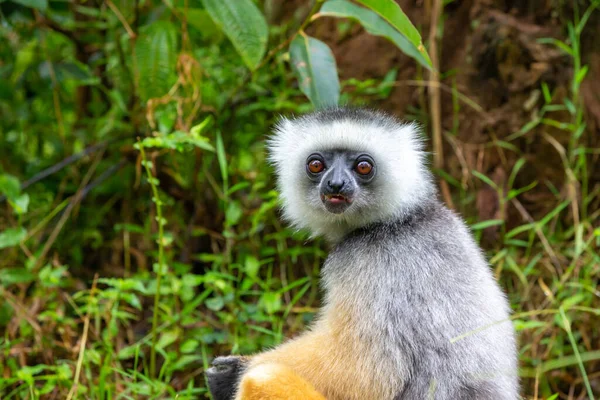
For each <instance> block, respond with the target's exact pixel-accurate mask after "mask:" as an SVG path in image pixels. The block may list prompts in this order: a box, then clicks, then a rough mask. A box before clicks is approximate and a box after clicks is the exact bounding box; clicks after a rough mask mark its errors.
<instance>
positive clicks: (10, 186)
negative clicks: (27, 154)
mask: <svg viewBox="0 0 600 400" xmlns="http://www.w3.org/2000/svg"><path fill="white" fill-rule="evenodd" d="M0 193H2V194H4V195H5V196H6V197H7V198H8V199H9V200H13V199H15V198H17V197H18V196H19V193H21V184H20V183H19V180H18V179H17V178H16V177H14V176H12V175H9V174H3V175H0Z"/></svg>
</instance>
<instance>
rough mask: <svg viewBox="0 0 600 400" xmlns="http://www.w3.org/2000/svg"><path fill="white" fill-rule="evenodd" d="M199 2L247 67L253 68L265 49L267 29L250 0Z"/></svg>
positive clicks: (265, 22) (206, 0)
mask: <svg viewBox="0 0 600 400" xmlns="http://www.w3.org/2000/svg"><path fill="white" fill-rule="evenodd" d="M202 4H203V5H204V8H205V9H206V11H208V13H209V14H210V16H211V17H212V19H213V21H214V22H215V23H216V24H217V25H218V26H219V27H220V28H221V29H222V30H223V31H224V32H225V34H226V35H227V37H228V38H229V40H231V42H232V43H233V46H234V47H235V48H236V50H237V51H238V53H240V55H241V56H242V59H243V60H244V63H246V65H247V66H248V68H250V69H251V70H253V69H255V68H256V67H257V66H258V64H259V63H260V61H261V59H262V58H263V55H264V54H265V51H266V49H267V40H268V36H269V31H268V27H267V21H265V17H264V16H263V15H262V13H261V12H260V11H259V10H258V8H257V7H256V5H255V4H254V3H253V2H252V0H202Z"/></svg>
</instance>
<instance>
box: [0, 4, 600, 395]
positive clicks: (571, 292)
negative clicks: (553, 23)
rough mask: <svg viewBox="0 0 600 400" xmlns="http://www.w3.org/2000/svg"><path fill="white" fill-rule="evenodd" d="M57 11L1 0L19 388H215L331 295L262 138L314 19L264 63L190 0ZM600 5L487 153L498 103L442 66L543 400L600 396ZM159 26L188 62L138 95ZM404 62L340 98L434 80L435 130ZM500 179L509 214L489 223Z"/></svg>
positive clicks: (474, 207)
mask: <svg viewBox="0 0 600 400" xmlns="http://www.w3.org/2000/svg"><path fill="white" fill-rule="evenodd" d="M54 3H55V2H51V4H50V7H51V9H52V11H53V13H54V14H52V15H51V17H52V18H55V19H56V21H59V20H60V18H63V19H64V20H65V21H66V22H65V23H64V26H65V27H66V28H65V29H62V30H61V28H60V27H57V26H54V24H52V23H50V22H48V23H45V22H43V21H42V20H37V22H36V18H35V17H36V15H37V16H38V17H39V16H40V15H45V14H43V13H44V11H43V10H41V9H36V10H37V11H35V12H34V11H33V10H32V8H31V7H29V8H27V7H21V6H19V7H21V8H19V7H17V6H14V5H13V3H12V2H11V3H7V2H5V3H2V7H0V10H1V11H2V14H0V19H2V21H4V24H0V38H2V39H5V40H6V43H8V45H7V46H3V47H0V113H1V115H2V118H0V192H1V193H0V195H2V196H3V197H4V198H3V200H2V202H1V203H0V252H1V256H0V333H2V334H1V335H0V398H2V399H39V398H42V399H51V398H68V399H76V398H91V399H139V398H155V399H158V398H161V399H162V398H178V399H197V398H207V393H206V382H205V378H204V371H205V370H206V368H207V366H208V365H209V364H210V362H211V360H212V358H213V357H214V356H215V355H220V354H230V353H233V354H248V353H252V352H256V351H260V350H262V349H265V348H268V347H271V346H274V345H277V344H278V343H281V342H282V341H283V340H284V339H285V338H286V337H290V336H293V335H295V334H297V333H299V332H301V331H302V330H304V329H305V327H306V326H307V325H308V324H309V323H310V321H311V320H312V319H313V318H314V316H315V313H316V311H317V309H318V307H319V304H320V291H319V288H318V280H319V270H320V266H321V265H322V263H323V260H324V259H325V257H326V254H327V248H326V245H325V244H324V242H323V241H322V240H320V239H317V240H309V239H308V237H307V235H306V233H303V232H293V231H292V230H291V229H289V228H287V227H286V226H285V224H284V223H283V222H282V221H281V219H280V216H279V212H278V200H277V193H276V192H275V190H274V184H273V171H272V170H271V167H270V166H269V165H268V162H267V160H266V155H265V151H264V150H265V149H264V138H265V135H266V134H267V133H268V131H269V130H270V129H271V127H272V125H273V123H274V122H275V121H276V119H277V117H278V115H280V114H283V115H290V114H301V113H303V112H306V111H308V110H310V109H311V106H310V105H308V104H307V102H306V100H305V99H304V98H303V96H302V94H301V92H300V91H299V89H298V88H297V86H296V85H295V79H294V77H293V75H292V73H291V69H290V66H289V63H288V57H287V54H286V53H285V51H284V50H283V48H284V47H285V46H281V45H279V46H278V45H277V43H280V44H285V43H286V41H288V40H289V37H290V34H291V33H293V32H294V30H295V29H296V30H297V29H298V28H299V26H304V24H305V22H306V21H305V22H304V23H303V22H302V20H297V21H294V20H291V21H289V22H288V23H287V24H285V25H284V26H281V27H278V26H272V27H270V30H271V33H270V40H271V42H270V46H271V48H277V49H278V50H279V51H276V52H273V53H269V56H268V59H267V61H265V63H264V66H261V68H259V70H257V71H256V72H254V73H253V74H251V75H250V74H248V72H247V70H246V69H245V67H244V66H243V62H242V60H241V59H240V57H239V56H238V55H237V53H236V51H235V49H234V48H233V47H232V45H231V44H230V43H229V42H228V41H227V40H225V39H224V38H223V35H222V34H219V32H218V31H214V32H212V31H211V32H212V33H210V32H208V31H209V30H210V29H209V27H210V20H203V19H202V18H207V16H206V15H204V14H203V13H202V12H201V11H202V10H199V9H198V10H194V14H193V16H194V18H195V25H198V23H196V22H197V21H200V22H202V21H204V22H203V23H202V24H200V25H201V26H206V27H207V28H206V31H202V30H199V29H197V27H195V25H194V24H191V25H190V26H187V25H183V24H181V22H182V21H183V18H184V16H183V14H182V13H181V12H180V9H179V8H178V7H179V5H177V6H175V8H169V6H167V5H166V3H164V4H163V3H161V2H156V4H154V3H152V4H151V7H150V6H148V7H145V8H144V7H141V8H139V9H137V11H136V10H135V9H134V8H133V7H134V3H132V4H131V5H130V4H129V3H127V4H117V6H119V7H117V8H118V9H119V10H120V12H121V13H122V14H123V15H122V16H121V17H123V18H124V19H125V20H127V21H129V24H130V26H128V27H127V28H126V27H124V26H123V23H122V19H120V18H119V16H118V15H116V14H115V13H114V11H113V8H112V7H105V8H95V7H92V6H90V5H89V4H86V5H80V6H78V7H79V8H78V9H77V10H78V11H77V12H78V13H80V14H81V15H79V16H78V18H81V17H82V15H86V16H87V18H89V21H88V22H89V23H88V24H87V25H86V27H83V28H82V27H79V25H78V24H77V23H76V22H77V20H76V19H75V17H74V11H73V10H71V9H68V8H61V7H62V5H60V4H58V3H57V4H54ZM15 4H16V3H15ZM115 4H116V3H115ZM577 4H579V3H577ZM121 5H122V6H123V7H120V6H121ZM597 5H598V3H597V2H596V3H594V4H592V5H591V6H589V5H588V6H587V7H583V8H581V12H580V10H578V9H574V10H572V13H569V14H568V18H566V19H565V21H566V22H565V23H564V35H563V37H562V38H560V40H559V38H548V39H542V40H540V42H542V43H544V44H546V45H548V46H556V47H557V48H559V49H561V50H562V51H563V52H564V53H565V57H566V58H567V59H568V63H569V64H570V65H572V69H570V71H571V72H572V73H571V75H570V76H569V77H568V79H566V81H568V82H567V83H565V84H563V85H562V86H561V85H557V84H556V83H555V82H541V83H540V84H539V87H538V88H536V90H538V91H539V98H538V100H536V103H535V107H534V108H533V109H532V112H531V113H530V114H529V117H528V118H526V119H523V120H522V126H521V127H520V129H518V130H516V131H515V132H512V133H510V134H508V135H505V136H503V137H496V136H495V135H490V140H489V141H488V142H486V143H481V144H480V145H479V147H478V148H477V149H476V150H473V146H472V145H470V144H467V143H464V142H461V140H460V139H459V138H460V135H459V132H461V130H462V129H464V127H463V126H462V125H461V124H462V123H463V122H462V121H464V119H463V117H464V116H465V115H473V112H474V113H475V114H476V115H478V116H480V117H481V118H485V115H486V112H487V110H484V109H483V108H482V107H481V106H480V105H479V104H477V102H475V101H474V100H473V99H471V98H470V97H469V95H468V94H466V93H462V92H461V90H462V89H461V86H460V85H459V84H458V83H457V82H459V80H458V78H457V77H458V76H460V74H461V73H463V71H441V75H440V76H441V79H442V86H441V89H442V91H443V92H444V93H447V94H448V96H451V100H452V102H451V103H448V104H451V105H452V107H451V109H448V110H446V109H444V111H445V112H451V113H452V124H451V126H449V127H447V128H449V129H448V130H447V131H445V132H443V139H444V142H445V145H446V147H447V148H448V149H451V151H448V153H447V154H446V156H445V157H446V160H447V168H445V169H444V170H443V171H441V170H439V171H435V172H436V174H437V176H438V178H439V179H440V180H445V181H446V182H447V183H448V186H449V187H450V189H451V195H452V201H453V203H454V205H455V208H456V210H457V211H458V212H460V213H461V214H462V215H463V216H464V217H465V218H466V219H467V221H468V223H469V224H470V226H471V228H472V230H473V232H474V234H475V236H476V237H477V239H478V240H481V243H482V245H483V246H484V248H485V250H486V252H487V255H488V258H489V260H490V265H491V267H492V268H493V270H494V272H495V275H496V276H497V277H498V279H499V281H500V283H501V285H502V287H503V288H504V289H505V290H506V292H507V294H508V297H509V300H510V303H511V306H512V309H513V311H514V313H513V316H512V318H511V319H512V321H513V323H514V325H515V328H516V329H517V331H518V333H519V343H520V352H519V357H520V362H521V371H520V373H521V376H522V382H523V393H524V395H526V397H527V398H531V399H534V398H536V399H542V398H544V399H551V398H561V399H563V398H564V399H568V398H590V399H591V398H594V397H597V396H598V381H599V380H600V346H599V345H598V343H600V293H599V291H598V280H599V276H600V255H599V254H600V253H599V251H598V249H599V248H600V228H599V227H600V182H598V179H597V167H596V166H595V164H597V162H596V161H597V155H598V153H599V149H598V148H597V141H596V142H595V141H594V138H593V137H592V135H594V134H595V132H593V130H592V129H591V128H590V127H589V126H588V124H589V121H588V120H587V114H586V112H585V104H584V103H583V101H582V96H581V85H582V83H583V82H584V80H585V79H590V77H589V76H587V74H588V72H587V71H588V70H589V69H588V66H587V65H586V64H585V59H586V57H585V54H584V53H583V52H582V44H581V41H582V35H585V33H584V32H586V31H585V29H586V24H587V23H589V21H594V19H593V18H594V16H595V15H596V14H594V10H595V7H596V6H597ZM13 6H14V7H17V8H14V7H13ZM15 10H16V11H15ZM557 12H558V13H561V12H562V11H561V9H560V8H557ZM136 13H137V14H136ZM136 15H137V17H136ZM561 15H562V14H561ZM447 17H448V18H451V16H450V14H448V16H447ZM44 18H45V17H44ZM153 18H161V19H162V20H163V21H168V22H169V23H171V24H174V25H175V26H176V31H177V32H178V36H177V43H176V45H177V46H176V47H173V46H174V45H175V42H173V41H172V40H171V39H172V38H171V37H163V36H161V40H160V41H159V42H160V43H162V44H160V45H161V46H166V47H167V48H166V49H165V51H164V52H160V51H158V54H173V55H174V56H176V57H177V58H176V59H173V60H170V62H172V64H169V63H161V62H160V60H155V61H157V62H156V63H153V64H152V65H154V66H155V69H153V70H152V71H151V72H152V73H153V74H154V73H155V74H157V76H160V77H163V78H161V79H162V80H161V79H159V80H158V81H159V83H158V84H156V86H153V87H139V85H147V83H144V82H146V80H147V79H142V80H140V79H139V76H137V75H136V74H137V73H139V71H138V70H136V67H135V63H136V62H137V61H136V60H139V58H140V57H141V58H144V57H152V52H148V51H146V52H145V53H144V51H142V52H141V53H142V54H141V55H140V54H137V55H136V56H134V51H135V49H140V46H144V44H143V43H145V42H144V41H142V42H141V44H140V42H135V41H134V40H133V39H131V38H130V35H129V34H128V29H131V30H132V31H134V32H135V33H136V34H144V32H146V31H145V27H147V26H149V25H150V24H152V23H153ZM443 20H444V19H442V21H443ZM61 26H62V25H61ZM172 28H173V27H170V28H168V29H167V30H169V31H170V30H172ZM588 28H589V26H588ZM184 29H187V30H186V31H185V32H186V34H187V36H186V35H179V33H181V32H183V30H184ZM180 30H181V32H180ZM440 32H443V29H440ZM186 41H187V42H186ZM76 50H78V51H80V52H83V53H76ZM142 50H144V49H143V48H142ZM146 50H148V49H146ZM158 50H160V49H158ZM77 54H78V55H77ZM77 57H79V59H78V58H77ZM82 57H83V60H81V58H82ZM174 65H176V66H177V67H175V69H172V67H173V66H174ZM169 68H171V69H169ZM400 73H401V71H396V70H393V69H392V70H390V71H389V72H388V74H387V75H385V77H383V78H381V79H365V80H359V79H355V78H350V79H348V80H346V81H344V82H342V87H343V88H344V93H343V94H342V99H343V100H344V101H347V102H350V103H353V104H379V103H378V102H382V103H383V104H385V101H386V99H387V98H388V96H390V95H391V93H392V91H393V90H398V89H399V88H404V89H406V90H407V92H408V91H409V89H408V88H410V93H412V92H413V89H414V88H416V91H417V94H420V97H419V99H418V101H416V102H414V104H411V105H410V108H409V112H408V113H407V114H406V115H405V117H406V118H408V119H413V120H416V121H418V122H420V123H422V124H423V125H424V126H425V128H426V129H427V128H428V123H429V115H428V111H427V110H428V109H427V106H426V105H427V96H426V92H425V91H424V90H421V89H422V88H424V87H426V86H427V84H428V83H427V81H426V80H424V78H423V76H422V75H423V74H424V73H423V71H422V70H420V69H417V73H416V74H415V75H416V76H415V77H412V78H413V79H411V80H409V81H398V79H397V74H398V75H399V74H400ZM424 75H426V74H424ZM146 78H148V77H146ZM171 78H173V81H169V79H171ZM163 80H164V81H163ZM163 86H164V87H163ZM150 92H157V93H163V95H162V97H160V98H154V99H152V100H151V101H149V102H148V101H146V99H144V98H143V96H142V95H143V94H144V93H150ZM80 98H85V99H87V101H86V103H85V104H84V105H85V106H86V107H83V108H82V107H80V105H81V104H80V103H79V100H77V99H80ZM98 143H100V144H101V145H98V146H96V144H98ZM594 146H596V147H594ZM539 149H543V151H542V150H539ZM479 154H481V159H477V157H479ZM72 155H75V157H71V156H72ZM470 156H471V158H469V157H470ZM63 160H64V161H63ZM473 160H475V161H473ZM489 160H496V161H489ZM549 160H550V163H551V165H549ZM488 164H490V165H489V166H488V167H485V166H487V165H488ZM482 165H483V166H484V167H483V168H480V167H481V166H482ZM497 166H498V167H500V168H502V170H503V171H504V172H505V173H504V175H502V176H500V177H498V176H495V175H494V174H493V170H494V168H493V167H497ZM46 168H51V172H52V173H51V174H49V175H46V174H43V173H41V172H40V171H44V170H45V169H46ZM548 169H549V170H551V171H552V172H551V173H547V172H546V171H547V170H548ZM31 177H36V181H35V182H33V183H29V182H27V184H24V183H26V179H27V178H31ZM37 178H39V180H37ZM481 193H487V194H488V195H490V196H492V197H490V198H493V199H495V200H494V201H495V202H496V204H495V205H496V206H497V212H495V213H494V215H492V216H491V217H490V218H486V219H485V220H481V219H480V218H479V216H478V213H477V211H478V207H479V206H478V203H477V198H478V196H480V195H481ZM484 328H485V327H482V329H484ZM455 339H456V340H460V337H459V338H455Z"/></svg>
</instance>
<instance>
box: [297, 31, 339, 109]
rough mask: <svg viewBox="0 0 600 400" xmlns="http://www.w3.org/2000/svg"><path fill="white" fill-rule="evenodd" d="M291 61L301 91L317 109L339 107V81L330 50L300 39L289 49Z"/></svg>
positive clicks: (300, 36)
mask: <svg viewBox="0 0 600 400" xmlns="http://www.w3.org/2000/svg"><path fill="white" fill-rule="evenodd" d="M290 57H291V62H292V69H293V70H294V73H295V74H296V77H297V78H298V82H299V84H300V90H302V93H304V94H305V95H306V97H308V98H309V100H310V101H311V103H312V104H313V105H314V106H315V107H316V108H323V107H328V106H336V105H337V104H338V102H339V99H340V81H339V78H338V74H337V67H336V64H335V58H334V57H333V54H332V53H331V50H330V49H329V47H328V46H327V45H326V44H325V43H323V42H321V41H320V40H317V39H315V38H312V37H309V36H303V35H298V36H296V38H295V39H294V40H293V41H292V44H291V45H290Z"/></svg>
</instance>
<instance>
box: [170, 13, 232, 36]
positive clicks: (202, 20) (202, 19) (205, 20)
mask: <svg viewBox="0 0 600 400" xmlns="http://www.w3.org/2000/svg"><path fill="white" fill-rule="evenodd" d="M179 11H180V12H182V13H185V15H186V17H187V21H188V24H190V26H192V27H194V28H196V29H197V30H198V31H199V32H200V34H201V35H202V37H204V38H207V39H208V38H210V39H212V40H215V41H219V40H220V39H222V38H223V33H222V32H221V29H219V27H218V26H217V24H215V23H214V21H213V20H212V18H211V17H210V15H209V14H208V12H207V11H206V10H203V9H200V8H188V9H185V8H179Z"/></svg>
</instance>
